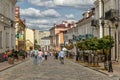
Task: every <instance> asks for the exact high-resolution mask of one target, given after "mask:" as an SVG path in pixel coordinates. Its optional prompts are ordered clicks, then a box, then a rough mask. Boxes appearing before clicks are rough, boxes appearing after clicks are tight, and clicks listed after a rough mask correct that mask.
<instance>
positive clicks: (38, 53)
mask: <svg viewBox="0 0 120 80" xmlns="http://www.w3.org/2000/svg"><path fill="white" fill-rule="evenodd" d="M30 56H31V57H34V61H33V63H34V64H42V62H43V60H47V57H48V52H47V51H45V52H43V51H42V50H41V49H39V50H37V48H35V49H34V50H31V51H30Z"/></svg>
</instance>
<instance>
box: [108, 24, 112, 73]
mask: <svg viewBox="0 0 120 80" xmlns="http://www.w3.org/2000/svg"><path fill="white" fill-rule="evenodd" d="M109 36H110V44H111V27H110V25H109ZM108 65H109V67H108V72H113V68H112V60H111V46H110V48H109V55H108Z"/></svg>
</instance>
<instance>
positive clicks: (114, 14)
mask: <svg viewBox="0 0 120 80" xmlns="http://www.w3.org/2000/svg"><path fill="white" fill-rule="evenodd" d="M118 15H119V13H118V10H116V9H110V10H109V11H107V12H106V13H105V19H106V20H111V21H113V20H115V18H116V17H118Z"/></svg>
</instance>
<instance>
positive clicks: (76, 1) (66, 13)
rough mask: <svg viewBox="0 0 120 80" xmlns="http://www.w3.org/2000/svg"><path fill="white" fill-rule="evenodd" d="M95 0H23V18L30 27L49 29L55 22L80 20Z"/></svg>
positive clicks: (21, 8) (20, 3) (21, 9)
mask: <svg viewBox="0 0 120 80" xmlns="http://www.w3.org/2000/svg"><path fill="white" fill-rule="evenodd" d="M94 1H95V0H21V1H20V2H17V6H20V14H21V18H25V19H26V24H27V26H28V27H29V28H32V29H39V30H41V31H42V30H49V29H50V28H51V27H53V25H54V23H56V24H60V23H62V21H68V22H71V21H75V22H76V21H78V20H80V19H81V18H82V14H83V13H84V12H86V11H87V10H88V9H90V8H92V7H93V2H94Z"/></svg>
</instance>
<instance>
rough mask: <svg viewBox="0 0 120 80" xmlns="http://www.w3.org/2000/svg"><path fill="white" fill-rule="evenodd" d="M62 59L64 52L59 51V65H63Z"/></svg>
mask: <svg viewBox="0 0 120 80" xmlns="http://www.w3.org/2000/svg"><path fill="white" fill-rule="evenodd" d="M64 57H65V52H64V51H60V52H59V58H60V62H61V64H64Z"/></svg>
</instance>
